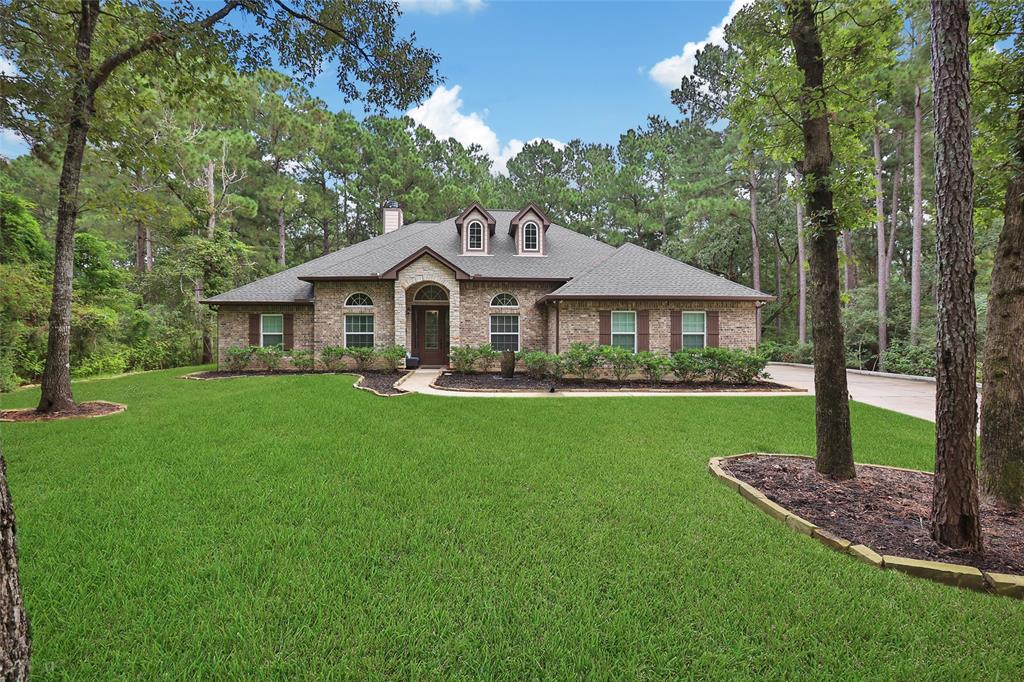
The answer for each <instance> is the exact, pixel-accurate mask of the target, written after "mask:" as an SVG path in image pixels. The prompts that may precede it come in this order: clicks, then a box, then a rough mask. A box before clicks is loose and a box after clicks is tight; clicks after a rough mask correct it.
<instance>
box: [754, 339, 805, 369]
mask: <svg viewBox="0 0 1024 682" xmlns="http://www.w3.org/2000/svg"><path fill="white" fill-rule="evenodd" d="M757 350H758V352H759V353H760V354H761V355H763V356H765V357H766V358H767V359H768V360H770V361H772V362H797V363H800V364H805V365H806V364H810V363H812V362H814V345H813V344H810V343H777V342H775V341H764V342H763V343H761V345H760V346H759V347H758V349H757Z"/></svg>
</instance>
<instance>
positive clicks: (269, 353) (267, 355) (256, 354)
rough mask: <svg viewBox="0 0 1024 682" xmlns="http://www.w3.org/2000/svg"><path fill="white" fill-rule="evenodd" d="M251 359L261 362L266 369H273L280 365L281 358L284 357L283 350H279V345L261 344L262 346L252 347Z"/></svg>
mask: <svg viewBox="0 0 1024 682" xmlns="http://www.w3.org/2000/svg"><path fill="white" fill-rule="evenodd" d="M254 348H255V350H254V351H253V359H254V360H255V361H256V362H258V363H260V364H262V365H263V367H264V368H266V369H267V370H268V371H271V372H273V371H275V370H277V369H278V368H279V367H280V366H281V358H283V357H284V351H283V350H281V347H280V346H263V347H262V348H257V347H254Z"/></svg>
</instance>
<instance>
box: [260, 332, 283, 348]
mask: <svg viewBox="0 0 1024 682" xmlns="http://www.w3.org/2000/svg"><path fill="white" fill-rule="evenodd" d="M271 346H279V347H281V348H283V347H284V334H264V335H263V347H264V348H269V347H271Z"/></svg>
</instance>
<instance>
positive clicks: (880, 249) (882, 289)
mask: <svg viewBox="0 0 1024 682" xmlns="http://www.w3.org/2000/svg"><path fill="white" fill-rule="evenodd" d="M871 142H872V147H873V148H874V152H875V246H876V247H877V253H878V263H877V267H876V269H877V270H878V369H879V370H881V371H883V372H884V371H885V360H884V358H885V349H886V347H887V346H888V345H889V329H888V326H887V324H886V322H887V319H888V317H889V315H888V311H887V310H886V287H887V286H888V284H887V282H886V278H885V271H886V269H887V268H886V264H885V257H886V255H887V252H886V240H885V196H884V195H883V194H882V139H881V137H880V135H879V134H878V128H875V134H874V137H873V138H872V140H871Z"/></svg>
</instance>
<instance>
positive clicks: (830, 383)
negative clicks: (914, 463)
mask: <svg viewBox="0 0 1024 682" xmlns="http://www.w3.org/2000/svg"><path fill="white" fill-rule="evenodd" d="M786 9H787V12H788V14H789V19H790V31H789V35H790V39H791V40H792V42H793V48H794V50H795V57H796V63H797V66H798V67H799V69H800V71H801V73H802V74H803V84H802V86H801V89H800V95H799V104H800V124H801V125H800V127H801V130H802V132H803V139H804V155H803V162H802V164H801V172H802V175H803V178H804V183H805V185H806V194H807V209H808V214H809V215H808V218H809V223H810V231H811V235H810V246H811V254H810V260H811V311H812V318H811V322H812V327H813V329H812V333H813V335H814V391H815V427H816V433H817V457H816V459H815V468H816V469H817V470H818V471H819V472H821V473H823V474H826V475H828V476H830V477H832V478H836V479H845V478H853V477H854V476H855V475H856V471H855V469H854V464H853V442H852V438H851V435H850V405H849V402H848V392H847V387H846V351H845V349H844V347H843V327H842V322H841V320H840V306H839V275H838V273H839V253H838V250H837V247H836V240H837V239H838V236H839V231H838V228H837V225H836V213H835V206H834V203H833V196H832V186H831V178H830V172H831V166H832V141H831V138H830V135H829V111H828V106H827V104H826V101H825V89H824V71H825V55H824V53H823V50H822V47H821V39H820V37H819V35H818V26H817V23H816V17H817V13H816V12H815V9H814V6H813V5H812V3H811V0H791V1H790V2H788V3H787V7H786Z"/></svg>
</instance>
